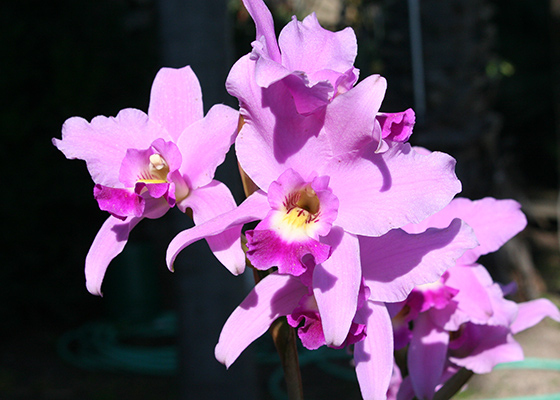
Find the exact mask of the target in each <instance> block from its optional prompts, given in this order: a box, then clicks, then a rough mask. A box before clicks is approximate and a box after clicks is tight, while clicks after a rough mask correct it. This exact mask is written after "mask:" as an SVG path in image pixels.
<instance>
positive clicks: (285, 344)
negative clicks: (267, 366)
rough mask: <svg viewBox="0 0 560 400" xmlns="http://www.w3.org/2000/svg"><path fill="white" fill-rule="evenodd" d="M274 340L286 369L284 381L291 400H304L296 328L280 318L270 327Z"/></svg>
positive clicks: (283, 366)
mask: <svg viewBox="0 0 560 400" xmlns="http://www.w3.org/2000/svg"><path fill="white" fill-rule="evenodd" d="M270 333H271V334H272V339H273V340H274V344H275V345H276V350H277V351H278V355H279V356H280V362H281V363H282V368H283V369H284V379H285V380H286V387H287V390H288V398H289V399H290V400H303V385H302V381H301V372H300V369H299V359H298V352H297V346H296V334H295V330H294V328H292V327H291V326H290V325H288V322H287V321H286V318H278V319H277V320H276V321H274V323H273V324H272V326H271V327H270Z"/></svg>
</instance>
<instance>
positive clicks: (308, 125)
mask: <svg viewBox="0 0 560 400" xmlns="http://www.w3.org/2000/svg"><path fill="white" fill-rule="evenodd" d="M244 4H245V6H246V7H247V9H248V11H249V13H250V15H251V17H252V18H253V20H254V21H255V24H256V28H257V29H256V31H257V37H256V40H255V41H254V42H253V44H252V46H253V50H252V52H251V53H250V54H247V55H245V56H244V57H242V58H241V59H240V60H238V61H237V62H236V63H235V65H234V66H233V67H232V69H231V71H230V74H229V76H228V79H227V82H226V87H227V89H228V91H229V93H230V94H232V95H233V96H235V97H236V98H237V99H238V100H239V108H240V109H239V112H237V111H235V110H233V109H231V108H229V107H226V106H223V105H217V106H214V107H213V108H212V109H211V110H210V111H209V112H208V114H207V115H206V116H204V115H203V112H202V95H201V90H200V86H199V84H198V80H197V78H196V76H195V75H194V73H193V71H192V70H191V69H190V68H189V67H185V68H182V69H167V68H164V69H162V70H161V71H160V72H159V73H158V74H157V76H156V79H155V81H154V84H153V87H152V93H151V98H150V105H149V109H148V113H147V114H144V113H143V112H141V111H138V110H133V109H126V110H123V111H121V112H120V113H119V114H118V115H117V116H116V117H115V118H106V117H96V118H94V119H93V120H92V121H91V122H89V123H88V122H87V121H85V120H83V119H81V118H77V117H74V118H70V119H69V120H67V121H66V123H65V124H64V126H63V136H62V140H58V139H54V144H55V145H56V146H57V147H58V148H59V149H60V150H61V151H62V152H63V153H64V154H65V155H66V157H68V158H79V159H83V160H85V161H86V163H87V166H88V169H89V171H90V173H91V176H92V178H93V180H94V182H95V188H94V196H95V198H96V200H97V201H98V203H99V206H100V208H101V209H102V210H105V211H108V212H109V213H110V217H109V218H108V220H107V222H106V223H105V224H104V225H103V227H102V228H101V230H100V231H99V233H98V235H97V237H96V238H95V240H94V243H93V244H92V246H91V249H90V251H89V253H88V255H87V257H86V284H87V288H88V290H89V291H90V292H92V293H93V294H100V293H101V283H102V279H103V276H104V273H105V270H106V268H107V266H108V264H109V262H110V261H111V260H112V259H113V258H114V257H115V256H116V255H117V254H119V253H120V252H121V251H122V249H123V248H124V245H125V244H126V241H127V238H128V235H129V233H130V231H131V229H132V228H133V227H134V226H135V225H136V224H137V223H138V222H139V221H140V220H141V219H142V218H144V217H147V218H158V217H159V216H161V215H163V214H164V213H165V212H166V211H167V210H168V209H169V208H170V207H173V206H175V205H177V206H178V207H179V208H180V209H181V211H186V210H188V209H190V210H192V216H193V219H194V222H195V227H193V228H191V229H188V230H186V231H183V232H181V233H180V234H178V235H177V236H176V237H175V239H173V241H172V242H171V243H170V245H169V249H168V253H167V263H168V266H169V267H170V268H171V269H172V267H173V261H174V259H175V258H176V256H177V255H178V253H179V252H180V251H181V250H182V249H184V248H185V247H187V246H188V245H189V244H191V243H193V242H194V241H197V240H199V239H203V238H204V239H206V240H207V241H208V243H209V245H210V248H211V249H212V251H213V252H214V254H215V255H216V257H217V258H218V259H219V260H220V261H221V262H222V263H223V265H224V266H225V267H226V268H227V269H228V270H229V271H230V272H232V273H233V274H235V275H237V274H240V273H242V272H243V271H244V269H245V265H246V259H248V261H249V262H250V265H251V267H252V268H254V269H255V270H257V271H260V273H259V277H260V278H259V280H258V282H257V283H256V285H255V287H254V289H253V290H252V291H251V292H250V293H249V294H248V296H247V298H246V299H245V300H244V301H243V302H242V303H241V304H240V305H239V307H237V308H236V309H235V311H234V312H233V313H232V314H231V316H230V317H229V318H228V320H227V321H226V322H225V325H224V328H223V330H222V333H221V335H220V339H219V342H218V344H217V346H216V351H215V354H216V358H217V359H218V361H220V362H222V363H224V364H225V365H226V367H229V365H231V364H232V363H233V362H234V361H235V360H236V358H237V357H238V356H239V354H240V353H241V352H242V351H243V350H244V349H245V348H246V347H247V346H248V345H249V344H250V343H251V342H253V341H254V340H255V339H257V338H258V337H259V336H261V335H262V334H263V333H265V332H266V331H267V330H268V329H269V328H270V327H271V326H272V325H273V324H284V328H285V327H286V326H287V325H289V326H290V327H291V328H290V329H289V330H288V331H287V332H290V330H291V329H292V328H295V329H296V330H297V335H298V337H299V339H300V340H301V342H302V344H303V346H305V347H306V348H308V349H311V350H314V349H317V348H319V347H321V346H323V345H326V346H329V347H333V348H341V347H349V348H350V349H351V351H352V352H353V356H354V361H355V366H356V374H357V377H358V381H359V384H360V389H361V392H362V395H363V397H364V399H386V398H388V397H389V398H396V399H408V398H410V399H412V398H414V397H417V398H419V399H431V398H433V396H434V395H435V393H436V391H437V390H439V389H440V388H442V387H443V388H444V389H442V390H447V391H448V395H447V397H450V396H451V395H452V394H453V391H449V390H448V389H446V386H445V383H446V381H447V380H448V379H449V377H451V376H453V375H454V374H455V373H456V372H458V371H461V369H467V370H470V371H473V372H475V373H484V372H488V371H490V370H491V368H492V367H493V366H494V365H496V364H497V363H499V362H503V361H511V360H518V359H521V358H522V352H521V350H520V348H519V346H518V345H517V343H516V342H515V341H514V339H513V336H512V335H513V334H515V333H517V332H519V331H520V330H523V329H525V328H527V327H529V326H532V325H534V324H535V323H537V322H538V321H539V320H540V319H542V318H543V317H545V316H550V317H552V318H554V319H556V320H559V321H560V313H559V312H558V310H557V308H556V307H555V306H554V305H552V303H550V302H548V301H546V300H542V299H541V300H537V301H534V302H529V303H524V304H521V305H516V304H515V303H512V302H510V301H508V300H505V299H504V293H503V292H502V290H501V289H500V287H499V286H498V285H497V284H495V283H493V282H492V280H491V278H490V276H489V274H488V273H487V272H486V271H485V270H484V267H482V266H481V265H478V264H476V260H477V258H478V256H480V255H482V254H486V253H488V252H491V251H495V250H496V249H497V248H498V247H500V246H501V245H502V244H503V243H504V242H505V241H507V240H508V239H509V238H511V237H512V236H513V235H515V234H516V233H518V232H519V231H520V230H521V229H523V227H524V226H525V223H526V222H525V218H524V216H523V214H522V213H521V211H520V210H519V205H518V204H517V203H516V202H514V201H511V200H504V201H498V200H494V199H483V200H480V201H478V202H472V201H470V200H466V199H455V200H452V199H453V198H454V196H455V195H456V194H457V193H459V192H460V190H461V184H460V182H459V181H458V179H457V178H456V176H455V173H454V166H455V161H454V160H453V158H451V157H450V156H449V155H447V154H443V153H440V152H429V151H427V150H425V149H415V148H413V147H411V146H410V144H408V143H407V141H408V139H409V137H410V135H411V134H412V128H413V125H414V113H413V112H412V110H406V111H404V112H401V113H393V114H387V113H381V112H380V107H381V103H382V100H383V97H384V93H385V89H386V83H385V80H384V79H383V78H382V77H380V76H378V75H373V76H369V77H365V78H364V79H362V80H361V81H360V82H359V83H357V82H358V73H359V71H358V70H357V69H356V68H355V67H354V66H353V63H354V59H355V57H356V54H357V44H356V37H355V35H354V32H353V31H352V30H351V29H350V28H346V29H344V30H342V31H339V32H330V31H327V30H325V29H323V28H322V27H321V26H320V25H319V23H318V21H317V19H316V17H315V15H314V14H311V15H310V16H308V17H307V18H305V19H304V20H303V21H301V22H300V21H297V19H295V18H294V19H292V21H291V22H290V23H288V24H287V25H286V26H285V27H284V28H283V30H282V32H281V33H280V36H279V37H278V39H277V38H276V35H275V32H274V26H273V20H272V15H271V13H270V11H269V10H268V9H267V8H266V6H265V4H264V3H263V1H262V0H244ZM233 143H235V149H236V154H237V158H238V162H239V165H240V171H241V173H242V175H243V178H244V180H245V181H247V182H252V187H253V189H252V190H250V191H248V192H247V195H248V197H247V199H246V200H245V201H244V202H243V203H242V204H241V205H239V206H237V205H236V204H235V202H234V200H233V197H232V196H231V194H230V192H229V190H228V189H227V187H226V186H225V185H224V184H222V183H220V182H218V181H216V180H214V179H213V176H214V172H215V170H216V167H217V166H218V165H219V164H220V163H221V162H223V160H224V157H225V153H226V152H227V150H228V149H229V147H230V146H231V145H232V144H233ZM254 221H259V222H258V224H257V225H256V227H255V228H254V229H251V230H247V231H245V232H244V233H243V234H242V229H243V225H244V224H246V223H249V222H254ZM242 236H243V237H244V240H243V242H245V240H246V246H244V247H242V244H241V243H242V240H241V237H242ZM286 324H287V325H286ZM283 332H286V329H284V330H283ZM287 337H288V338H289V337H290V336H289V334H288V335H287ZM292 337H293V335H292ZM407 346H408V355H407V368H406V370H407V371H408V375H407V376H405V377H402V376H401V374H400V369H399V366H398V365H396V364H395V363H394V357H393V351H394V349H395V348H396V349H400V348H404V347H407ZM427 349H429V354H428V350H427ZM434 349H435V350H434ZM282 351H285V353H283V354H281V356H283V357H284V359H283V360H284V361H285V367H286V371H288V373H287V377H289V378H288V388H289V391H290V396H291V397H292V398H294V399H295V398H302V397H303V395H302V393H301V384H300V382H299V376H298V374H297V373H295V374H294V368H295V369H297V353H295V352H293V347H292V350H289V349H287V350H286V348H285V347H284V350H282ZM426 366H429V368H427V367H426ZM290 388H291V389H290ZM440 393H442V392H441V391H440Z"/></svg>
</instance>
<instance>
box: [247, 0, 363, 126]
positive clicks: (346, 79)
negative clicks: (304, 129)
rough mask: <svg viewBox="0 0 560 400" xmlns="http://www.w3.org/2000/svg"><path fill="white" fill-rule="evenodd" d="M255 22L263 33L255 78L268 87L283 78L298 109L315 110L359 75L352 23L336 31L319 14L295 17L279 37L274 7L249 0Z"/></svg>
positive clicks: (256, 45)
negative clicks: (349, 26) (299, 18)
mask: <svg viewBox="0 0 560 400" xmlns="http://www.w3.org/2000/svg"><path fill="white" fill-rule="evenodd" d="M243 4H244V5H245V7H246V8H247V10H248V11H249V14H250V15H251V17H252V18H253V21H255V25H256V31H257V37H256V40H255V41H254V42H253V43H252V46H253V51H252V52H251V54H250V55H248V56H246V57H250V58H251V59H252V60H253V61H254V62H255V64H256V65H255V70H254V77H253V80H255V81H256V83H257V85H259V86H260V87H262V88H268V87H270V86H271V85H273V84H275V83H276V82H279V81H281V82H282V84H283V85H285V87H286V88H287V89H288V90H289V92H290V93H291V95H292V96H293V101H294V103H295V105H296V108H297V111H298V112H299V113H300V114H302V115H308V114H311V113H314V112H316V111H318V110H319V109H321V108H322V107H324V106H325V105H326V104H328V103H329V102H330V101H331V100H332V99H333V98H334V97H335V96H336V95H338V94H340V93H344V92H346V91H347V90H349V89H350V88H351V87H352V86H353V85H354V84H355V83H356V81H357V80H358V73H359V71H358V69H356V68H355V67H354V60H355V58H356V55H357V53H358V45H357V41H356V35H355V34H354V31H353V30H352V29H351V28H346V29H344V30H342V31H340V32H330V31H328V30H326V29H324V28H322V27H321V26H320V25H319V21H318V20H317V17H316V15H315V13H313V14H311V15H309V16H308V17H307V18H305V19H304V20H303V21H302V22H300V21H298V20H297V19H296V17H295V16H294V17H293V18H292V21H291V22H289V23H288V24H287V25H286V26H285V27H284V29H282V31H281V32H280V36H279V37H278V40H276V33H275V31H274V21H273V19H272V14H271V13H270V10H269V9H268V8H267V7H266V5H265V4H264V2H263V1H262V0H243Z"/></svg>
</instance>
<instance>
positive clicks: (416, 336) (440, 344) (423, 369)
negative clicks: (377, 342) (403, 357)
mask: <svg viewBox="0 0 560 400" xmlns="http://www.w3.org/2000/svg"><path fill="white" fill-rule="evenodd" d="M448 343H449V332H447V331H444V330H443V329H441V328H439V327H438V326H436V325H434V324H433V322H432V321H431V320H430V318H429V315H428V314H426V313H421V314H419V315H418V317H417V318H416V319H415V320H414V330H413V332H412V339H411V340H410V345H409V348H408V356H407V357H408V358H407V361H408V369H409V372H410V377H411V380H412V387H413V388H414V392H415V393H416V396H417V397H418V398H419V399H431V398H432V397H433V395H434V392H435V389H436V386H437V385H438V383H439V381H440V378H441V374H442V373H443V367H444V365H445V360H446V355H447V346H448Z"/></svg>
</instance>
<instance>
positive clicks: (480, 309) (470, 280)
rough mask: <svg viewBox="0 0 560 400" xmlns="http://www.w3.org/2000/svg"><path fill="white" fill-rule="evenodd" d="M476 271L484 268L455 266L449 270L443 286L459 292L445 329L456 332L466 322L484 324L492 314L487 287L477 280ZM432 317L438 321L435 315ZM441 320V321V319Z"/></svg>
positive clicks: (479, 266)
mask: <svg viewBox="0 0 560 400" xmlns="http://www.w3.org/2000/svg"><path fill="white" fill-rule="evenodd" d="M478 269H484V267H483V266H481V265H476V266H473V267H470V266H462V265H457V266H455V267H453V268H451V269H450V270H449V275H448V278H447V280H446V282H445V285H446V286H449V287H452V288H454V289H458V290H459V292H458V293H457V294H456V295H455V297H454V300H455V301H456V302H457V303H458V304H457V310H456V311H455V312H454V313H453V315H451V316H450V318H449V319H448V320H447V322H446V323H445V329H447V330H450V331H454V330H457V329H459V326H460V325H461V324H462V323H464V322H466V321H472V322H474V323H478V324H484V323H487V322H488V320H489V319H490V318H491V317H492V315H493V314H494V311H493V309H492V303H491V300H490V297H489V293H488V285H485V284H484V283H485V282H483V281H481V280H480V279H479V278H478V276H480V275H481V274H480V272H479V273H478V274H477V270H478ZM434 314H438V312H437V311H434ZM434 317H435V318H436V319H438V318H437V316H436V315H434ZM441 319H442V320H443V318H441Z"/></svg>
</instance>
